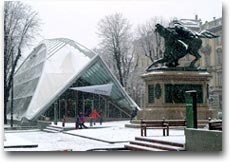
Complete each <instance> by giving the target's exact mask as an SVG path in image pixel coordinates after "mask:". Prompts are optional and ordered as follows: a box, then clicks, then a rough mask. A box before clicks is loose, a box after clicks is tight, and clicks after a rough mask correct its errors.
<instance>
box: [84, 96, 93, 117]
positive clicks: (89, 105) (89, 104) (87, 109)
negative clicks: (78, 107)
mask: <svg viewBox="0 0 230 162" xmlns="http://www.w3.org/2000/svg"><path fill="white" fill-rule="evenodd" d="M93 108H94V102H93V100H90V99H85V100H84V101H83V113H84V114H85V116H89V114H90V113H91V112H92V110H93Z"/></svg>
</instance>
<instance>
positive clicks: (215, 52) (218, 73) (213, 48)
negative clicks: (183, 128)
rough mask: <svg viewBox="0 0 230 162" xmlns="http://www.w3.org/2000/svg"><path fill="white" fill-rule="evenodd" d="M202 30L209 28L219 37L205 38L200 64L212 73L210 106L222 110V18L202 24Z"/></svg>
mask: <svg viewBox="0 0 230 162" xmlns="http://www.w3.org/2000/svg"><path fill="white" fill-rule="evenodd" d="M201 30H208V31H210V32H212V33H214V34H215V35H218V36H219V37H218V38H215V39H204V40H203V44H202V48H201V50H200V52H201V54H202V58H201V59H200V65H201V66H202V67H206V68H207V70H208V72H209V73H210V74H211V75H212V79H211V81H210V84H209V106H210V108H215V109H218V110H219V111H222V85H223V50H222V48H223V41H222V39H223V32H222V18H218V19H216V18H213V20H212V21H209V22H207V21H206V22H205V23H204V24H203V25H201Z"/></svg>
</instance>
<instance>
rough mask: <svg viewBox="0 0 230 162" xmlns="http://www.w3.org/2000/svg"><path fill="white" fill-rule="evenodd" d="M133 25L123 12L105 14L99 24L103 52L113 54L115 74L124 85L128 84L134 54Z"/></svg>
mask: <svg viewBox="0 0 230 162" xmlns="http://www.w3.org/2000/svg"><path fill="white" fill-rule="evenodd" d="M130 29H131V25H130V24H129V22H128V20H127V19H125V18H123V16H122V14H120V13H116V14H113V15H109V16H105V17H104V18H103V19H101V20H100V22H99V24H98V31H99V32H98V35H99V37H100V38H101V49H103V50H104V51H103V53H104V54H107V55H111V56H112V58H113V61H112V62H111V63H114V64H115V67H116V68H115V69H114V70H115V75H117V77H118V80H119V81H120V83H121V85H122V86H124V87H125V86H126V83H127V79H128V76H129V73H130V68H131V64H132V60H133V55H134V48H133V46H132V35H131V32H130Z"/></svg>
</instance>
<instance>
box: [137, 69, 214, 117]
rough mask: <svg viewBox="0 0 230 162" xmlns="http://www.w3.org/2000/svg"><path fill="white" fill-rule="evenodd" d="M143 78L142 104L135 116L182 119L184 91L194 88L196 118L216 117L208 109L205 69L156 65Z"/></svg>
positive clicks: (208, 78)
mask: <svg viewBox="0 0 230 162" xmlns="http://www.w3.org/2000/svg"><path fill="white" fill-rule="evenodd" d="M142 78H143V79H144V81H145V105H144V107H143V108H142V110H140V111H139V112H138V115H137V119H141V118H142V119H146V120H161V119H162V118H165V119H168V120H170V119H171V120H175V119H185V117H186V109H185V108H186V103H185V91H188V90H196V91H197V102H198V103H197V117H198V120H208V118H209V117H212V118H215V117H217V111H216V110H211V109H209V108H208V103H207V102H208V100H207V98H208V82H209V80H210V79H211V75H210V74H209V73H208V72H207V71H206V70H205V69H192V68H188V69H186V68H182V67H175V68H164V67H161V68H156V69H153V70H151V71H150V72H147V73H145V74H143V75H142Z"/></svg>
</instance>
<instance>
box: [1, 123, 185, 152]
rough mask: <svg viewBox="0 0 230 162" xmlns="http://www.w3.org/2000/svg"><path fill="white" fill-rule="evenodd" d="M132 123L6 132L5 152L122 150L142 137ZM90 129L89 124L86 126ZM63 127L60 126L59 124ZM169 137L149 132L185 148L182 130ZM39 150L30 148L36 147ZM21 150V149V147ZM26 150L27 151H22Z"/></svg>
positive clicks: (171, 131) (151, 135) (72, 125)
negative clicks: (58, 130)
mask: <svg viewBox="0 0 230 162" xmlns="http://www.w3.org/2000/svg"><path fill="white" fill-rule="evenodd" d="M128 123H129V121H117V122H105V123H103V124H102V125H100V124H99V123H96V125H94V126H93V127H89V128H88V129H77V130H76V129H73V130H69V131H64V132H58V133H48V132H44V131H40V130H38V129H34V130H9V131H5V141H4V147H7V146H8V147H9V148H4V150H5V151H70V150H71V151H90V150H91V151H93V150H123V149H124V145H125V144H128V143H129V141H132V140H134V139H135V137H140V128H126V127H124V125H125V124H128ZM86 125H87V126H89V123H86ZM58 126H60V127H61V123H58ZM66 127H67V128H68V127H69V128H74V127H75V125H74V123H68V124H67V125H66ZM170 133H171V134H170V136H167V137H163V136H162V130H160V129H159V130H158V129H153V130H149V131H148V137H146V138H150V139H151V138H153V139H159V140H166V141H171V142H172V141H174V142H178V143H182V144H184V142H185V137H184V131H183V129H178V130H170ZM36 145H37V147H29V146H36ZM20 146H22V147H20ZM23 146H24V148H23Z"/></svg>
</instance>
